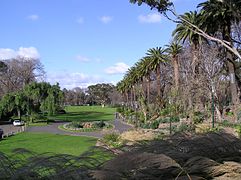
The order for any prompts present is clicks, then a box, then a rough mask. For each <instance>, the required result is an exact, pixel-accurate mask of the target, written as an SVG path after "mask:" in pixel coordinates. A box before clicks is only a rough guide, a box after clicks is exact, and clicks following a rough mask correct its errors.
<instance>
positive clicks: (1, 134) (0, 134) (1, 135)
mask: <svg viewBox="0 0 241 180" xmlns="http://www.w3.org/2000/svg"><path fill="white" fill-rule="evenodd" d="M2 137H3V130H2V129H1V128H0V139H2Z"/></svg>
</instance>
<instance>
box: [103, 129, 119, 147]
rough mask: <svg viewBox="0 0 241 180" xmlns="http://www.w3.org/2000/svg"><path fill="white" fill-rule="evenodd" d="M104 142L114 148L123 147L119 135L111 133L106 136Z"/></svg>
mask: <svg viewBox="0 0 241 180" xmlns="http://www.w3.org/2000/svg"><path fill="white" fill-rule="evenodd" d="M103 142H105V143H106V144H107V145H108V146H111V147H114V148H117V147H120V146H121V145H122V143H121V142H120V136H119V134H117V133H110V134H106V135H104V137H103Z"/></svg>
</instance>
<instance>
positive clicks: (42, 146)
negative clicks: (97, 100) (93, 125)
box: [0, 132, 96, 156]
mask: <svg viewBox="0 0 241 180" xmlns="http://www.w3.org/2000/svg"><path fill="white" fill-rule="evenodd" d="M95 143H96V139H95V138H91V137H79V136H67V135H55V134H46V133H27V132H25V133H21V134H18V135H15V136H12V137H9V138H7V139H4V140H2V141H0V152H3V153H5V154H8V155H11V154H12V151H13V150H14V149H18V148H24V149H26V150H29V151H32V152H33V153H36V154H42V153H46V152H50V153H55V154H69V155H75V156H79V155H80V154H82V153H84V152H86V151H88V149H89V148H90V147H91V146H94V145H95Z"/></svg>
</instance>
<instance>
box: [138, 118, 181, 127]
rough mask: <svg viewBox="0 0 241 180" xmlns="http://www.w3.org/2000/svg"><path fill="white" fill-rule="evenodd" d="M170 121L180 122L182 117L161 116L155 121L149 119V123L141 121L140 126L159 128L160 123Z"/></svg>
mask: <svg viewBox="0 0 241 180" xmlns="http://www.w3.org/2000/svg"><path fill="white" fill-rule="evenodd" d="M170 121H171V122H172V123H174V122H179V121H180V119H179V117H176V116H172V117H167V118H159V119H157V120H155V121H149V122H147V123H141V125H140V126H141V127H142V128H144V129H157V128H158V127H159V124H160V123H170Z"/></svg>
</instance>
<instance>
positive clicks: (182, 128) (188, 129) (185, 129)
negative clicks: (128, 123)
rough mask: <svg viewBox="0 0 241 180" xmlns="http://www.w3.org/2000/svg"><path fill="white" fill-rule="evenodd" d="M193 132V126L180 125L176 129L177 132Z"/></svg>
mask: <svg viewBox="0 0 241 180" xmlns="http://www.w3.org/2000/svg"><path fill="white" fill-rule="evenodd" d="M194 130H195V127H194V126H193V125H190V124H181V125H180V126H179V127H178V128H177V130H176V131H177V132H192V131H194Z"/></svg>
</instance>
